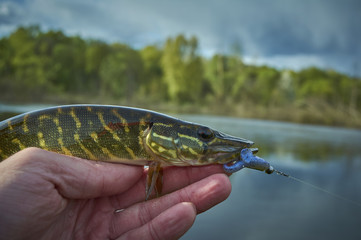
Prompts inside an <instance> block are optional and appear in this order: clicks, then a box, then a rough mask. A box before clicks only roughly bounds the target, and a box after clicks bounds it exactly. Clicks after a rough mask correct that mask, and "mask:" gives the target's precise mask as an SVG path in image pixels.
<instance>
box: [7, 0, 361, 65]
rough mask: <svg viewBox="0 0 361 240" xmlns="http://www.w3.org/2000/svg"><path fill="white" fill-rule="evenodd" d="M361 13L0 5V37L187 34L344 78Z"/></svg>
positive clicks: (248, 4)
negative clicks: (31, 28)
mask: <svg viewBox="0 0 361 240" xmlns="http://www.w3.org/2000/svg"><path fill="white" fill-rule="evenodd" d="M360 9H361V2H360V1H358V0H320V1H313V0H304V1H298V0H273V1H269V0H227V1H216V0H197V1H193V0H183V1H166V0H153V1H146V0H133V1H131V0H128V1H117V0H103V1H97V0H33V1H30V0H21V1H3V2H0V35H4V34H9V32H10V31H12V30H14V29H15V28H16V27H17V26H18V25H24V24H25V25H28V24H40V25H41V26H42V27H43V29H45V30H46V29H50V28H52V29H61V30H63V31H65V32H66V33H67V34H79V35H81V36H84V37H90V38H97V39H103V40H106V41H110V42H112V41H121V42H126V43H128V44H131V45H132V46H134V47H142V46H144V45H147V44H151V43H155V42H162V41H164V40H165V39H166V38H167V37H169V36H174V35H176V34H179V33H184V34H186V35H187V36H190V35H196V36H197V37H198V39H199V40H200V47H201V52H202V53H204V54H206V55H211V54H213V53H215V52H227V51H229V46H230V45H231V44H232V43H234V42H238V43H239V44H241V46H242V52H243V55H244V57H245V58H248V59H251V58H255V57H256V56H257V58H258V59H264V60H263V61H264V62H267V63H269V64H271V63H273V64H272V65H282V66H283V65H284V66H286V65H287V63H288V64H289V66H290V67H291V66H292V67H294V68H297V67H298V68H299V67H301V66H306V65H307V63H309V64H311V65H313V64H315V65H317V66H329V65H330V66H331V67H334V68H336V69H341V70H342V71H348V72H349V71H350V67H347V66H351V65H352V64H353V63H354V62H359V61H361V44H360V42H361V28H360V27H359V23H360V22H361V14H359V10H360ZM282 59H283V60H282ZM285 59H288V60H287V61H286V60H285ZM279 62H283V64H280V63H279ZM297 62H299V63H298V64H297ZM346 65H347V66H346ZM347 69H348V70H347Z"/></svg>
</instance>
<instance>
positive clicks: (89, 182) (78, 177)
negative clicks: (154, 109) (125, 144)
mask: <svg viewBox="0 0 361 240" xmlns="http://www.w3.org/2000/svg"><path fill="white" fill-rule="evenodd" d="M13 156H15V155H13ZM15 157H16V158H18V159H17V163H16V164H17V165H18V166H17V167H20V168H23V170H24V171H27V172H32V173H33V174H37V175H39V177H42V178H43V179H44V180H45V181H49V182H51V183H52V184H53V185H54V187H55V188H56V189H57V190H58V192H59V193H60V194H61V195H63V196H64V197H66V198H75V199H84V198H95V197H100V196H106V195H114V194H118V193H121V192H123V191H126V190H127V189H128V188H130V187H131V186H132V185H133V184H135V183H136V182H137V181H138V179H139V178H140V177H141V176H142V173H143V167H138V166H129V165H123V164H111V163H106V162H97V161H89V160H85V159H81V158H76V157H70V156H65V155H62V154H57V153H53V152H49V151H45V150H41V149H38V148H28V149H25V150H23V151H20V152H18V153H17V154H16V156H15ZM19 158H20V159H19Z"/></svg>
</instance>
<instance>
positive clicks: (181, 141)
mask: <svg viewBox="0 0 361 240" xmlns="http://www.w3.org/2000/svg"><path fill="white" fill-rule="evenodd" d="M252 144H253V143H252V142H251V141H248V140H245V139H241V138H235V137H232V136H229V135H226V134H223V133H220V132H218V131H216V130H212V129H210V128H208V127H206V126H203V125H199V124H194V123H190V122H186V121H182V120H179V119H177V118H173V117H170V116H167V115H164V114H160V113H156V112H153V111H149V110H144V109H138V108H130V107H121V106H105V105H68V106H59V107H52V108H47V109H43V110H38V111H34V112H30V113H25V114H22V115H19V116H16V117H13V118H10V119H8V120H5V121H3V122H1V123H0V160H3V159H5V158H7V157H9V156H11V155H12V154H14V153H16V152H18V151H20V150H22V149H25V148H27V147H39V148H42V149H45V150H49V151H53V152H57V153H61V154H65V155H70V156H76V157H80V158H85V159H90V160H99V161H109V162H121V163H129V164H136V165H148V163H149V161H157V162H160V163H161V164H162V166H164V165H175V166H187V165H206V164H212V163H226V162H229V161H231V160H233V159H235V158H237V157H238V156H239V152H240V150H241V149H243V148H245V147H249V146H250V145H252Z"/></svg>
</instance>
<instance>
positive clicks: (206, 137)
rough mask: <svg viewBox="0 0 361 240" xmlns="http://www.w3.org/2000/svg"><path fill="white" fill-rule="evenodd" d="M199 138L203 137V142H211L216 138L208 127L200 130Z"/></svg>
mask: <svg viewBox="0 0 361 240" xmlns="http://www.w3.org/2000/svg"><path fill="white" fill-rule="evenodd" d="M198 136H199V137H201V138H202V139H203V140H207V141H209V140H211V139H212V138H213V137H214V133H213V131H212V130H211V129H209V128H207V127H200V128H199V129H198Z"/></svg>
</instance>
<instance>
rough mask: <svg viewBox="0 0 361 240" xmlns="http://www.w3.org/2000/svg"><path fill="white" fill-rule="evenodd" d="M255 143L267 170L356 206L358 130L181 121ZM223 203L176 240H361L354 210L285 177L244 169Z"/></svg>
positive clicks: (358, 212) (360, 221)
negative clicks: (280, 172) (311, 185)
mask: <svg viewBox="0 0 361 240" xmlns="http://www.w3.org/2000/svg"><path fill="white" fill-rule="evenodd" d="M181 117H182V118H183V119H187V120H189V121H193V122H198V123H203V124H206V125H209V126H212V127H214V128H216V129H218V130H221V131H224V132H227V133H232V134H233V135H236V136H240V137H244V138H247V139H250V140H252V141H254V142H256V145H257V147H259V149H260V151H259V153H258V155H259V156H262V157H263V158H265V159H266V160H267V161H269V162H271V163H272V165H273V166H274V167H275V168H278V169H280V170H281V171H284V172H286V173H289V174H291V175H293V176H295V177H298V178H300V179H303V180H305V181H307V182H309V183H312V184H315V185H317V186H319V187H321V188H323V189H325V190H327V191H330V192H332V193H336V194H339V195H341V196H343V197H345V198H348V199H352V200H353V201H356V202H359V203H360V204H361V131H358V130H352V129H351V130H350V129H342V128H328V127H315V126H305V125H298V124H289V123H277V122H265V121H253V120H240V119H234V118H221V117H212V118H210V117H203V116H181ZM231 181H232V186H233V190H232V194H231V196H230V197H229V199H228V200H227V201H225V202H224V203H222V204H221V205H219V206H218V207H216V208H215V209H212V210H211V211H209V212H206V213H203V214H201V215H200V216H199V217H198V218H197V220H196V223H195V225H194V226H193V228H192V229H191V230H190V231H189V232H188V233H187V234H186V235H185V236H184V237H183V239H259V240H260V239H340V238H342V239H361V229H360V226H361V207H360V206H357V205H356V204H353V203H350V202H348V201H345V200H340V199H338V198H335V197H333V196H331V195H329V194H325V193H324V192H321V191H318V190H315V189H313V188H311V187H310V186H308V185H305V184H301V183H299V182H296V181H293V180H292V179H289V178H286V177H282V176H277V175H275V174H273V175H266V174H264V173H262V172H258V171H254V170H250V169H245V170H242V171H241V172H238V173H236V174H234V175H233V176H232V177H231Z"/></svg>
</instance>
